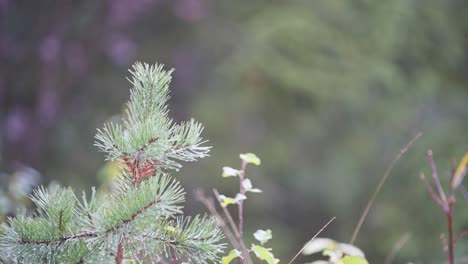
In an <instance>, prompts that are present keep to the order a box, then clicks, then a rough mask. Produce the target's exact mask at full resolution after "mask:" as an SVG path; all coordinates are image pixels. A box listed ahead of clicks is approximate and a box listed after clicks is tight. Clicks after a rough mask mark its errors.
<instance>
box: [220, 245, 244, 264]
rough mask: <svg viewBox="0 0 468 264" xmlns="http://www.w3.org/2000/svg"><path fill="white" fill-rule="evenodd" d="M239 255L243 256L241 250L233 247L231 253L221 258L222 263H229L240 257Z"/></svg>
mask: <svg viewBox="0 0 468 264" xmlns="http://www.w3.org/2000/svg"><path fill="white" fill-rule="evenodd" d="M238 257H241V252H240V251H239V250H237V249H233V250H231V252H229V255H227V256H226V257H223V258H222V259H221V263H222V264H229V263H230V262H231V261H232V260H233V259H235V258H238Z"/></svg>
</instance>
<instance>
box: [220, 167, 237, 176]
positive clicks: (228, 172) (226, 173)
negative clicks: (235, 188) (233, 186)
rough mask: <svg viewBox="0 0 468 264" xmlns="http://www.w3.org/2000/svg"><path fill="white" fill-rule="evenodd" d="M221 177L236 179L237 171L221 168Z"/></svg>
mask: <svg viewBox="0 0 468 264" xmlns="http://www.w3.org/2000/svg"><path fill="white" fill-rule="evenodd" d="M222 176H223V177H236V176H239V170H236V169H233V168H231V167H223V174H222Z"/></svg>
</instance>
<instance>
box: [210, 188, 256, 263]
mask: <svg viewBox="0 0 468 264" xmlns="http://www.w3.org/2000/svg"><path fill="white" fill-rule="evenodd" d="M213 192H214V194H215V196H216V199H217V200H218V201H220V200H219V192H218V190H216V189H213ZM221 208H223V212H224V215H225V216H226V218H227V219H228V221H229V224H230V225H231V228H232V230H233V231H234V233H235V234H236V236H237V240H238V241H239V245H240V246H241V248H242V253H243V256H244V259H245V260H246V261H247V262H248V263H249V264H252V263H253V260H252V258H250V255H249V251H248V250H247V247H246V246H245V243H244V239H243V238H242V236H241V234H240V233H239V230H238V229H237V227H236V223H235V222H234V219H233V218H232V215H231V213H229V210H228V209H227V208H226V207H223V206H221Z"/></svg>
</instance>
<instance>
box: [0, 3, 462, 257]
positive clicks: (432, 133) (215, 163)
mask: <svg viewBox="0 0 468 264" xmlns="http://www.w3.org/2000/svg"><path fill="white" fill-rule="evenodd" d="M467 14H468V2H467V1H465V0H446V1H439V0H425V1H421V0H412V1H408V0H396V1H370V0H349V1H338V0H323V1H322V0H320V1H318V0H317V1H311V0H290V1H276V0H269V1H267V0H252V1H224V0H172V1H169V0H108V1H96V0H86V1H71V0H62V1H51V0H45V1H21V0H19V1H12V0H1V1H0V148H1V153H0V171H1V172H2V174H1V177H0V182H1V186H2V188H1V189H2V190H1V192H0V194H2V196H3V198H2V199H0V204H1V205H2V206H1V207H2V214H4V215H5V214H10V215H11V214H14V211H15V210H16V209H15V208H16V207H17V206H20V205H21V204H23V205H26V206H27V200H24V198H21V196H18V197H20V198H19V203H14V202H13V201H14V200H15V199H14V198H15V197H16V196H17V195H12V194H9V193H8V189H14V190H16V191H18V190H19V191H20V192H21V191H22V192H25V193H27V190H28V188H26V189H25V190H23V189H22V187H21V186H23V185H25V184H26V185H28V184H30V185H31V186H33V185H35V184H39V183H40V184H45V185H47V184H50V183H51V182H52V181H56V182H59V183H60V184H63V185H71V186H73V187H74V188H75V189H76V190H77V191H79V192H81V191H82V190H89V189H90V187H91V186H100V185H102V184H105V183H106V181H107V177H109V174H111V170H109V169H108V167H106V163H105V161H104V156H103V154H102V153H99V152H98V151H97V149H96V148H95V147H93V141H94V139H93V136H94V134H95V132H96V128H98V127H101V126H102V123H103V122H105V121H108V120H109V119H110V118H113V117H115V115H116V114H118V113H120V112H121V110H122V108H123V105H124V102H125V101H126V100H127V98H128V96H129V88H130V85H129V83H128V82H127V81H126V79H125V77H126V76H128V75H129V74H128V72H127V69H128V68H129V67H130V66H131V64H132V63H133V62H134V61H135V60H140V61H145V62H150V63H152V62H160V63H164V64H165V65H166V67H167V68H172V67H174V68H175V69H176V71H175V73H174V78H173V82H172V89H171V97H172V98H171V101H170V109H171V115H172V117H174V118H175V119H176V120H178V121H181V120H186V119H188V118H190V117H195V118H196V119H197V120H198V121H200V122H202V123H203V124H204V125H205V133H204V137H205V138H206V139H209V140H210V142H209V144H210V145H211V146H213V149H212V152H211V157H209V158H206V159H203V160H201V161H200V162H197V163H192V164H186V166H185V167H184V168H183V169H182V170H181V171H180V172H178V175H177V177H178V179H180V181H181V182H182V185H183V186H184V187H185V188H186V190H187V192H188V194H187V200H188V201H187V207H186V211H187V213H189V214H195V213H200V212H204V211H205V209H204V208H203V207H202V206H201V205H200V204H199V203H198V202H197V201H195V200H194V198H193V192H192V191H193V190H194V189H196V188H202V189H204V190H205V191H210V190H211V189H212V188H214V187H216V188H218V189H220V190H221V191H222V192H223V193H226V194H234V193H235V189H236V183H235V182H234V181H230V179H229V180H224V179H222V178H221V177H220V174H221V168H222V166H226V165H227V166H232V167H238V166H239V164H240V160H239V158H238V154H239V153H242V152H254V153H256V154H257V155H258V156H259V157H260V158H262V161H263V163H262V166H260V167H255V168H254V167H252V168H249V169H248V172H247V174H248V175H249V177H250V178H251V179H252V181H253V182H254V185H255V186H256V187H259V188H261V189H263V191H264V193H263V194H261V195H252V196H251V197H250V198H249V200H247V206H246V210H247V213H246V223H247V229H248V231H249V232H250V233H252V232H253V231H255V230H256V229H258V228H263V229H265V228H270V229H272V230H273V242H271V244H270V246H272V247H273V248H274V253H275V255H277V256H278V257H280V258H281V260H282V262H284V263H287V262H288V261H289V260H290V259H291V258H292V256H293V255H294V254H295V252H297V251H298V250H299V249H300V248H301V247H302V245H303V244H304V242H305V241H307V240H308V239H310V238H311V237H312V236H313V234H314V233H315V232H316V231H317V230H318V229H320V227H321V226H322V225H323V224H324V223H325V222H326V221H327V220H328V219H329V218H331V217H332V216H336V217H337V219H336V221H334V223H333V224H331V225H330V226H329V228H327V230H325V232H324V233H323V234H322V235H323V236H327V237H331V238H333V239H336V240H340V241H345V242H346V241H348V240H349V239H350V236H351V233H352V231H353V229H354V226H355V224H356V223H357V221H358V218H359V216H360V214H361V212H362V210H363V208H364V206H365V203H366V202H367V200H368V199H369V197H370V195H371V193H372V191H373V189H374V188H375V186H376V184H377V181H378V179H379V178H380V176H381V175H382V174H383V172H384V170H385V168H386V166H387V164H388V163H389V161H390V160H391V159H393V157H394V156H395V155H396V153H398V151H399V149H400V148H401V147H402V146H403V145H404V144H405V143H406V142H407V141H408V140H409V139H410V138H412V137H413V136H414V135H415V134H416V133H417V132H418V131H423V132H424V136H423V138H422V139H421V140H420V141H418V142H417V143H416V144H415V145H414V146H413V147H412V148H411V149H410V151H409V152H408V153H407V154H406V155H405V156H404V157H403V159H402V160H401V161H400V162H399V164H398V165H397V167H396V168H395V170H394V171H393V173H392V175H391V177H390V178H389V179H388V181H387V183H386V185H385V186H384V188H383V190H382V192H381V193H380V195H379V196H378V198H377V200H376V202H375V205H374V207H373V208H372V210H371V212H370V215H369V217H368V218H367V220H366V222H365V225H364V227H363V229H362V232H361V234H360V235H359V237H358V240H357V245H358V246H359V247H361V248H362V249H363V250H364V251H365V252H366V253H367V256H368V258H369V260H370V263H382V261H383V259H384V258H385V256H386V255H387V254H389V253H390V251H391V249H392V247H393V246H394V245H395V243H396V242H397V241H398V240H399V239H400V238H401V237H402V236H403V235H405V234H407V233H409V234H410V235H411V237H410V239H409V241H408V242H407V243H406V244H405V245H404V247H403V249H402V250H401V251H400V252H399V253H398V256H397V258H396V262H395V263H408V262H414V263H442V259H443V252H442V247H441V242H440V240H439V235H440V233H441V232H444V231H445V222H444V221H445V219H444V216H443V214H442V213H441V212H440V210H439V208H438V207H437V206H436V205H435V204H434V203H433V202H432V201H431V200H430V197H429V195H428V194H427V193H426V192H425V189H424V187H423V185H422V184H421V183H420V181H419V178H418V173H419V171H424V172H425V173H426V174H428V173H429V166H428V163H427V159H426V151H427V150H428V149H429V148H431V149H433V152H434V155H435V160H436V162H437V163H438V165H439V170H440V173H441V174H442V175H447V174H448V171H449V169H450V166H451V164H452V159H453V158H456V159H460V158H461V156H462V155H463V154H464V153H465V152H466V151H467V150H468V144H467V142H468V141H467V139H468V138H467V131H468V122H467V121H468V104H467V102H468V89H467V88H468V72H467V71H468V15H467ZM106 168H107V169H106ZM443 177H444V176H443ZM465 185H466V184H465ZM15 188H16V189H15ZM10 191H11V190H10ZM16 200H18V199H16ZM455 210H456V211H455V222H456V230H459V231H460V230H462V229H468V210H467V200H466V199H464V198H463V196H462V195H460V196H458V203H457V205H456V208H455ZM249 232H247V234H248V233H249ZM252 238H253V237H251V236H248V237H247V239H249V240H250V239H252ZM248 244H250V243H248ZM467 248H468V243H466V242H464V241H460V242H459V243H458V244H457V251H456V254H457V256H458V257H462V256H464V255H467V254H468V250H467ZM311 259H312V258H310V257H309V258H301V259H300V260H299V261H297V263H303V262H304V261H306V260H309V261H310V260H311Z"/></svg>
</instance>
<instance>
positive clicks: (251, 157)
mask: <svg viewBox="0 0 468 264" xmlns="http://www.w3.org/2000/svg"><path fill="white" fill-rule="evenodd" d="M239 157H240V158H241V160H243V161H245V162H247V163H252V164H254V165H257V166H258V165H260V164H261V163H262V161H261V160H260V159H259V158H258V157H257V155H255V154H253V153H245V154H240V155H239Z"/></svg>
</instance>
